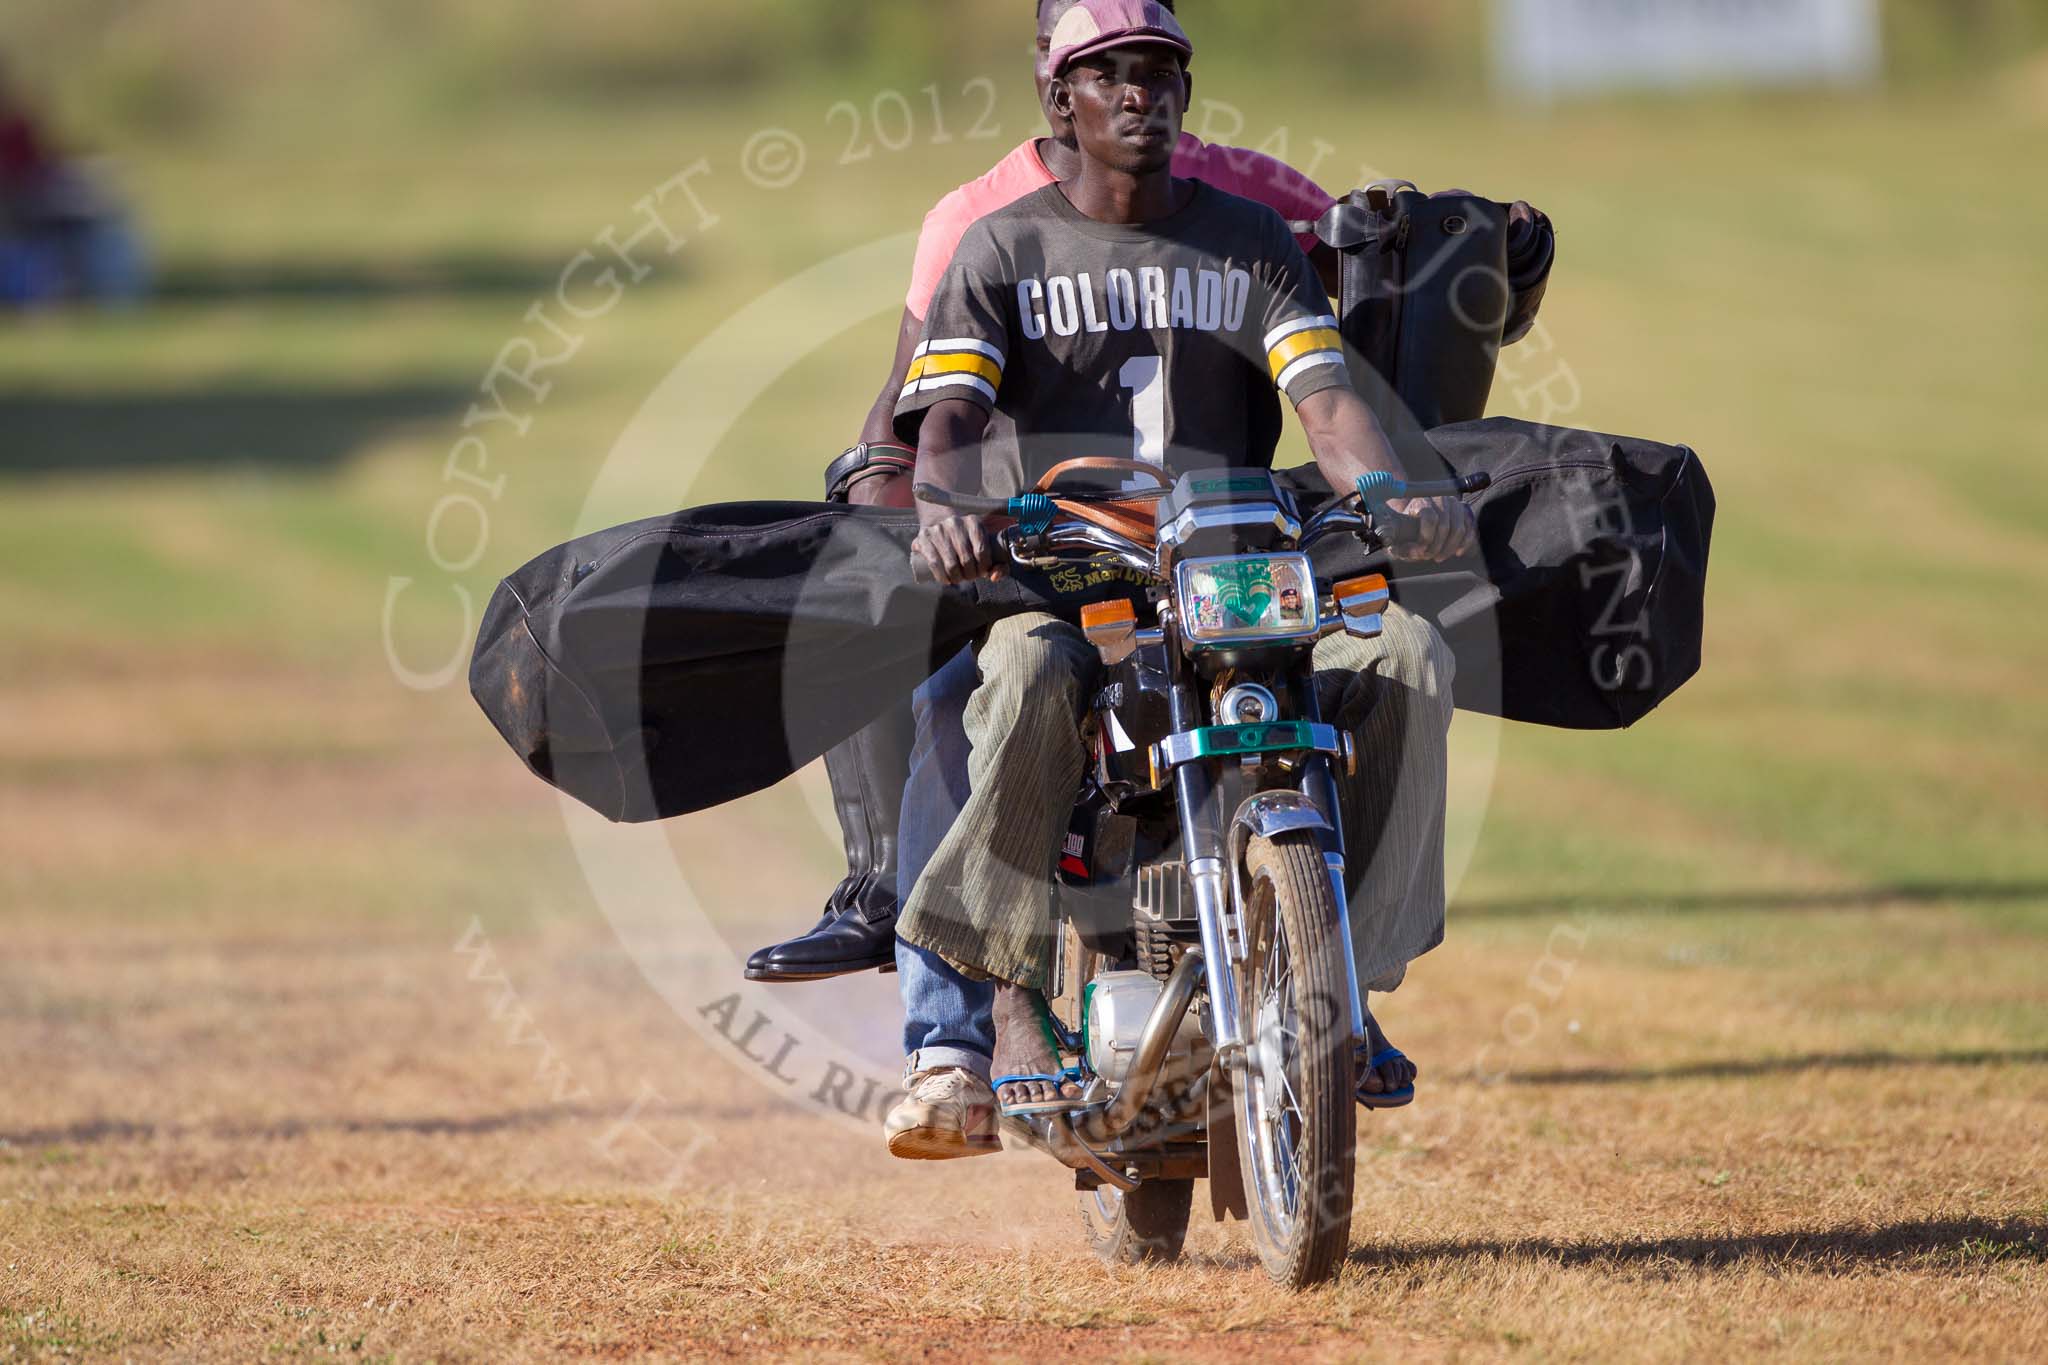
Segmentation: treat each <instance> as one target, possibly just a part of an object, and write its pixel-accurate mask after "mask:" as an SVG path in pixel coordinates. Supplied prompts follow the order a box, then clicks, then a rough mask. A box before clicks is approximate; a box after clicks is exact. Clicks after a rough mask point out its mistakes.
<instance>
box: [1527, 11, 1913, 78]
mask: <svg viewBox="0 0 2048 1365" xmlns="http://www.w3.org/2000/svg"><path fill="white" fill-rule="evenodd" d="M1881 49H1882V40H1881V38H1880V36H1879V29H1878V11H1877V0H1495V8H1494V56H1495V67H1496V74H1497V77H1498V79H1499V80H1500V82H1501V83H1502V84H1503V85H1506V86H1507V87H1509V88H1511V89H1514V90H1517V91H1520V92H1523V93H1526V94H1534V95H1538V96H1543V97H1551V96H1556V95H1572V94H1584V93H1592V92H1595V91H1601V90H1618V89H1659V88H1682V87H1686V86H1700V85H1736V84H1768V85H1816V84H1826V85H1854V84H1860V83H1862V82H1865V81H1869V80H1872V79H1874V78H1875V77H1876V76H1877V74H1878V64H1879V57H1880V53H1881Z"/></svg>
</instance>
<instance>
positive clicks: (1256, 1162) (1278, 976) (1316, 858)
mask: <svg viewBox="0 0 2048 1365" xmlns="http://www.w3.org/2000/svg"><path fill="white" fill-rule="evenodd" d="M1245 872H1246V879H1247V882H1248V885H1249V899H1248V902H1247V904H1246V906H1245V916H1244V925H1245V933H1246V935H1247V941H1248V945H1249V947H1250V950H1251V951H1250V955H1249V962H1248V963H1247V966H1246V970H1245V974H1244V979H1243V980H1242V981H1241V982H1240V983H1239V987H1240V989H1239V998H1240V1001H1241V1011H1242V1014H1243V1023H1244V1038H1245V1069H1244V1071H1243V1072H1242V1073H1240V1074H1239V1075H1238V1076H1237V1077H1235V1078H1234V1081H1235V1084H1234V1090H1235V1094H1236V1106H1237V1136H1238V1160H1239V1163H1240V1165H1241V1166H1242V1168H1243V1171H1244V1183H1245V1202H1246V1204H1247V1206H1248V1208H1249V1211H1250V1214H1251V1218H1250V1222H1251V1230H1252V1238H1253V1241H1254V1243H1255V1244H1256V1245H1257V1247H1258V1251H1259V1259H1260V1261H1261V1262H1263V1263H1264V1265H1265V1267H1266V1274H1267V1275H1268V1276H1270V1277H1271V1278H1272V1280H1273V1281H1274V1283H1276V1284H1279V1285H1283V1286H1285V1287H1287V1288H1289V1289H1306V1288H1308V1287H1309V1286H1310V1285H1314V1284H1319V1283H1321V1282H1322V1281H1324V1280H1327V1279H1330V1278H1331V1277H1332V1276H1334V1275H1335V1274H1336V1273H1337V1269H1338V1267H1339V1266H1340V1265H1341V1264H1342V1262H1343V1259H1344V1254H1345V1252H1346V1251H1348V1250H1349V1249H1350V1245H1351V1199H1352V1182H1353V1177H1354V1160H1355V1157H1356V1152H1357V1145H1358V1114H1357V1111H1356V1109H1355V1108H1354V1096H1353V1091H1354V1088H1355V1087H1356V1085H1357V1079H1356V1077H1355V1075H1354V1074H1353V1072H1354V1063H1353V1061H1352V1055H1351V1053H1352V1048H1351V986H1350V970H1351V968H1350V964H1349V963H1347V962H1345V961H1344V949H1343V939H1342V937H1341V935H1340V933H1339V929H1338V923H1337V916H1338V915H1340V914H1342V913H1344V912H1343V910H1342V908H1341V907H1339V906H1338V904H1337V901H1336V896H1335V893H1334V892H1333V891H1332V889H1331V886H1330V878H1329V874H1328V873H1327V871H1326V870H1325V869H1324V866H1323V856H1322V851H1321V849H1320V848H1318V846H1317V845H1316V843H1315V841H1314V839H1313V838H1311V837H1310V836H1309V834H1308V832H1307V831H1305V830H1303V831H1293V832H1289V833H1286V834H1282V835H1279V836H1277V837H1275V838H1272V839H1253V840H1252V841H1251V843H1250V846H1249V847H1248V848H1247V850H1246V853H1245Z"/></svg>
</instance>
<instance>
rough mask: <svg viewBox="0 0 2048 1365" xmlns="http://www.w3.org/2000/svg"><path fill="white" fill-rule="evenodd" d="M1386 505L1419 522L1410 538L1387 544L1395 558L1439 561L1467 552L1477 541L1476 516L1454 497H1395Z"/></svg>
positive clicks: (1477, 525) (1469, 551)
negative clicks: (1415, 531) (1396, 543)
mask: <svg viewBox="0 0 2048 1365" xmlns="http://www.w3.org/2000/svg"><path fill="white" fill-rule="evenodd" d="M1387 505H1388V506H1389V507H1391V508H1393V509H1394V510H1395V511H1396V512H1402V513H1406V514H1407V515H1408V516H1411V517H1414V518H1415V519H1416V521H1417V522H1419V523H1420V525H1419V526H1418V527H1417V528H1416V529H1417V534H1416V535H1415V537H1414V539H1412V540H1409V541H1406V542H1404V543H1402V544H1399V545H1395V546H1391V547H1390V548H1389V553H1391V554H1392V555H1393V556H1394V558H1396V559H1410V560H1424V561H1427V562H1430V563H1437V564H1440V563H1442V562H1443V561H1445V560H1447V559H1456V558H1458V557H1459V556H1460V555H1464V554H1469V553H1471V551H1472V549H1473V547H1474V546H1476V545H1477V544H1478V543H1479V520H1478V518H1477V517H1475V516H1473V515H1472V509H1471V508H1469V507H1467V506H1466V505H1465V504H1464V503H1462V502H1460V501H1459V500H1458V499H1456V498H1398V499H1394V500H1392V501H1390V502H1388V504H1387Z"/></svg>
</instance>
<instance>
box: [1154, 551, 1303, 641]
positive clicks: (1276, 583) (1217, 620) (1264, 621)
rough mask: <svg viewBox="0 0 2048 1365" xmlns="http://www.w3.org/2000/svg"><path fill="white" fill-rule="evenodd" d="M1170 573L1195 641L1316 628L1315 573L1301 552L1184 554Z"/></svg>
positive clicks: (1284, 635) (1268, 636) (1289, 634)
mask: <svg viewBox="0 0 2048 1365" xmlns="http://www.w3.org/2000/svg"><path fill="white" fill-rule="evenodd" d="M1174 577H1175V591H1176V595H1177V596H1178V597H1179V599H1180V607H1181V620H1182V621H1183V622H1184V623H1185V627H1184V628H1185V629H1186V631H1187V634H1188V638H1189V639H1190V640H1192V641H1194V642H1195V643H1197V644H1204V645H1210V644H1227V643H1231V642H1234V641H1241V640H1286V639H1293V638H1296V637H1299V636H1302V635H1307V634H1312V633H1314V631H1315V628H1316V617H1315V611H1314V607H1315V576H1314V574H1313V572H1312V571H1311V570H1310V568H1309V562H1308V557H1307V556H1306V555H1299V554H1284V555H1218V556H1215V557H1212V558H1207V559H1189V560H1183V561H1182V562H1181V563H1180V565H1179V566H1178V568H1177V569H1176V570H1175V574H1174Z"/></svg>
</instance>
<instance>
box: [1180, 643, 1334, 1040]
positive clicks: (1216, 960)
mask: <svg viewBox="0 0 2048 1365" xmlns="http://www.w3.org/2000/svg"><path fill="white" fill-rule="evenodd" d="M1294 691H1295V693H1296V696H1295V707H1296V714H1297V715H1299V716H1300V717H1301V719H1303V720H1307V721H1311V722H1315V723H1320V722H1321V720H1322V709H1321V707H1320V706H1319V705H1318V703H1317V700H1316V695H1315V682H1314V678H1313V676H1312V675H1311V676H1304V677H1302V678H1301V679H1300V680H1299V682H1298V684H1297V686H1296V687H1295V689H1294ZM1169 696H1170V698H1171V715H1172V720H1173V728H1174V729H1175V730H1177V731H1187V730H1192V729H1195V728H1197V727H1198V726H1200V725H1201V724H1202V719H1201V716H1200V715H1199V714H1198V713H1197V711H1196V708H1195V703H1194V700H1193V696H1192V693H1191V690H1190V688H1189V687H1188V685H1187V684H1186V683H1185V682H1180V683H1177V684H1176V685H1175V686H1174V687H1173V689H1172V690H1171V692H1170V693H1169ZM1173 780H1174V796H1175V798H1176V800H1177V802H1178V804H1179V807H1180V827H1181V841H1182V842H1181V847H1182V849H1183V850H1184V852H1185V856H1186V863H1187V870H1188V881H1189V884H1190V886H1191V887H1192V888H1193V892H1194V900H1195V913H1196V916H1197V922H1198V923H1199V925H1200V928H1201V934H1202V965H1203V970H1204V971H1205V972H1206V973H1207V979H1208V987H1209V1006H1210V1012H1211V1014H1212V1015H1213V1016H1214V1017H1213V1019H1212V1021H1211V1028H1212V1032H1213V1041H1214V1043H1215V1044H1216V1055H1217V1058H1218V1060H1219V1061H1221V1062H1222V1063H1223V1065H1224V1066H1225V1067H1226V1068H1229V1069H1232V1070H1235V1069H1238V1068H1240V1067H1242V1065H1243V1064H1244V1047H1245V1042H1246V1039H1245V1037H1244V1022H1243V1017H1242V1014H1241V1012H1240V1009H1239V1001H1238V995H1239V992H1238V980H1239V973H1240V971H1241V970H1242V968H1243V963H1244V958H1245V955H1246V953H1247V951H1248V945H1247V944H1246V943H1245V938H1244V907H1243V906H1242V905H1239V904H1234V903H1233V898H1234V894H1235V891H1234V888H1236V887H1237V886H1239V885H1241V884H1242V881H1243V879H1242V878H1241V877H1239V876H1236V875H1233V871H1234V870H1233V869H1232V868H1231V867H1229V865H1228V863H1227V861H1226V859H1227V855H1228V850H1229V847H1230V844H1229V838H1228V833H1229V831H1228V829H1227V828H1226V823H1225V822H1226V820H1227V818H1228V817H1227V816H1226V814H1225V812H1224V810H1223V791H1222V786H1221V784H1220V783H1219V782H1218V781H1217V769H1216V766H1215V765H1214V764H1213V763H1211V762H1205V761H1197V762H1192V763H1183V764H1181V765H1180V766H1179V767H1177V768H1175V769H1174V774H1173ZM1301 791H1302V795H1304V796H1306V797H1307V798H1308V799H1309V800H1310V801H1312V802H1314V803H1315V805H1316V807H1317V809H1318V810H1320V811H1321V812H1322V814H1323V817H1324V819H1325V820H1326V821H1327V828H1324V829H1320V830H1317V831H1316V835H1317V842H1318V844H1319V845H1320V846H1321V848H1322V852H1323V869H1324V872H1325V875H1327V876H1328V877H1329V879H1330V890H1331V892H1332V894H1333V897H1334V900H1333V903H1334V904H1335V906H1336V907H1337V934H1338V941H1339V943H1340V944H1341V945H1342V948H1343V953H1344V981H1345V986H1346V988H1347V994H1348V996H1349V999H1348V1001H1347V1003H1348V1004H1349V1006H1350V1010H1351V1042H1352V1046H1353V1047H1354V1048H1356V1047H1359V1046H1361V1045H1363V1044H1364V1042H1365V997H1364V995H1363V993H1362V992H1361V991H1360V990H1359V983H1358V957H1357V954H1356V953H1355V952H1354V951H1353V949H1352V940H1351V912H1350V904H1351V901H1350V894H1349V891H1348V889H1347V887H1346V885H1345V872H1344V825H1343V814H1342V807H1341V806H1340V804H1339V797H1338V792H1337V779H1336V777H1335V775H1334V774H1333V773H1332V772H1331V770H1330V760H1329V758H1328V757H1326V756H1325V755H1323V754H1306V755H1304V756H1303V763H1302V777H1301Z"/></svg>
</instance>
